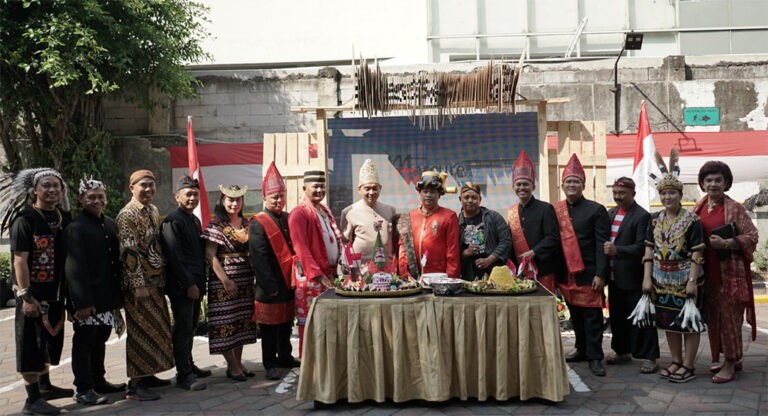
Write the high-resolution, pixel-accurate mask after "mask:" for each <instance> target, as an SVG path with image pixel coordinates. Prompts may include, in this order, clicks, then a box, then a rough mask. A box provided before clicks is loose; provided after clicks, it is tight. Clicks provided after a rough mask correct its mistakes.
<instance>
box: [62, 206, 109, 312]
mask: <svg viewBox="0 0 768 416" xmlns="http://www.w3.org/2000/svg"><path fill="white" fill-rule="evenodd" d="M66 235H67V259H66V264H65V266H64V269H65V275H66V278H67V287H68V289H69V298H70V300H71V309H72V310H77V309H82V308H87V307H90V306H93V307H95V308H96V313H101V312H106V311H110V310H113V309H118V308H120V307H122V305H123V298H122V293H121V292H120V247H119V243H118V240H117V230H116V228H115V220H113V219H112V218H110V217H107V216H106V215H102V216H101V218H96V217H95V216H93V215H92V214H90V213H88V212H87V211H83V213H82V214H80V215H79V216H78V217H77V218H76V219H75V220H74V221H73V222H72V224H70V225H69V227H67V234H66Z"/></svg>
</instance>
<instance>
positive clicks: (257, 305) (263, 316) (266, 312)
mask: <svg viewBox="0 0 768 416" xmlns="http://www.w3.org/2000/svg"><path fill="white" fill-rule="evenodd" d="M295 315H296V303H295V302H294V301H290V302H280V303H263V302H259V301H255V302H253V320H254V322H256V323H257V324H266V325H280V324H284V323H286V322H288V321H291V320H293V318H294V316H295Z"/></svg>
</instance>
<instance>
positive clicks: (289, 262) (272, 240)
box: [253, 212, 294, 287]
mask: <svg viewBox="0 0 768 416" xmlns="http://www.w3.org/2000/svg"><path fill="white" fill-rule="evenodd" d="M253 218H254V219H256V221H258V222H259V224H261V226H262V227H264V232H265V233H266V234H267V239H268V240H269V245H270V246H272V251H274V252H275V257H277V262H278V263H279V264H280V270H281V271H282V272H283V279H285V284H286V285H287V286H288V287H292V286H294V285H293V284H292V279H293V265H294V255H293V254H292V253H291V249H290V248H288V242H287V241H285V236H283V232H282V231H280V229H279V228H278V227H277V224H275V221H274V220H273V219H272V218H270V216H269V215H268V214H267V213H266V212H260V213H258V214H256V215H254V216H253Z"/></svg>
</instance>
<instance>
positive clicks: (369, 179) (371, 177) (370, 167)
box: [357, 159, 381, 187]
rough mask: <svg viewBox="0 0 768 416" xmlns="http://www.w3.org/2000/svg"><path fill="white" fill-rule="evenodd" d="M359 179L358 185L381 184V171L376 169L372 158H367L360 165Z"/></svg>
mask: <svg viewBox="0 0 768 416" xmlns="http://www.w3.org/2000/svg"><path fill="white" fill-rule="evenodd" d="M358 179H359V181H358V185H357V186H358V187H359V186H363V185H367V184H369V183H375V184H381V182H380V181H379V171H378V169H376V164H374V163H373V161H371V159H365V162H363V166H360V174H359V176H358Z"/></svg>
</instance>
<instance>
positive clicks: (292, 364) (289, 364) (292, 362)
mask: <svg viewBox="0 0 768 416" xmlns="http://www.w3.org/2000/svg"><path fill="white" fill-rule="evenodd" d="M280 367H281V368H299V367H301V361H299V360H297V359H295V358H293V357H291V358H290V359H288V360H285V361H280Z"/></svg>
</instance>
